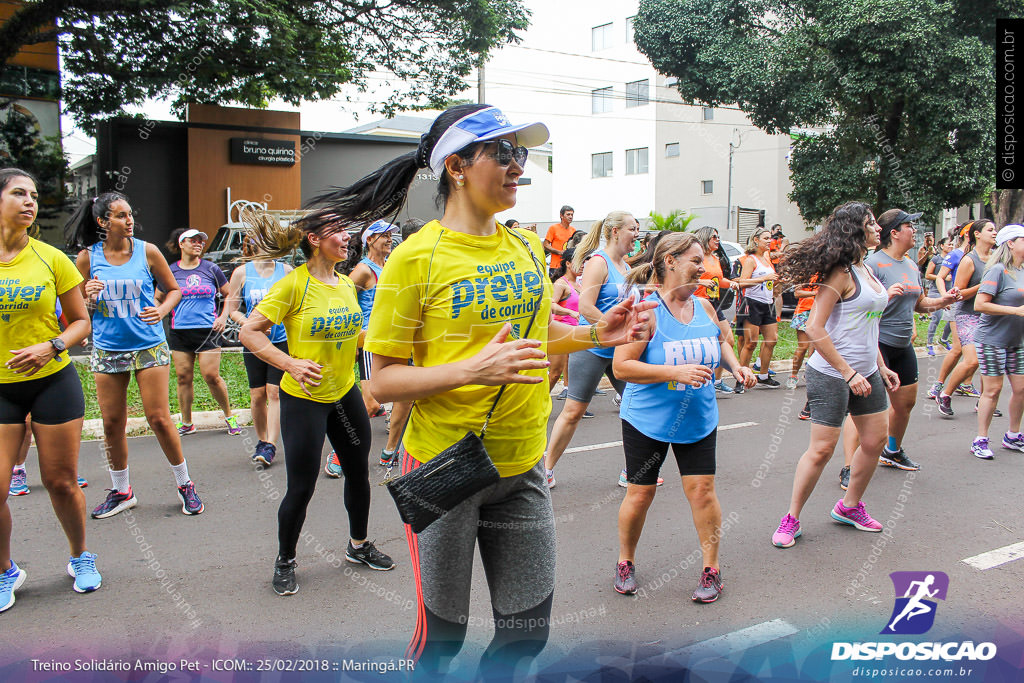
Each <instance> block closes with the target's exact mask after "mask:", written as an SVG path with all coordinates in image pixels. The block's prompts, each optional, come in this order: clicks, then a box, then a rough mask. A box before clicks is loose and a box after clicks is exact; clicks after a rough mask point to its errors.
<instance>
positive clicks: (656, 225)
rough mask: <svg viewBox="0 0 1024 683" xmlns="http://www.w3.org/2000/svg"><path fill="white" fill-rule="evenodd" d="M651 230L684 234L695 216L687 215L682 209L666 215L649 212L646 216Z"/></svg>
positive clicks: (692, 214)
mask: <svg viewBox="0 0 1024 683" xmlns="http://www.w3.org/2000/svg"><path fill="white" fill-rule="evenodd" d="M648 218H650V221H651V222H650V225H651V229H652V230H671V231H672V232H686V227H687V226H688V225H690V223H691V222H692V221H693V220H694V219H696V218H697V214H695V213H688V212H686V211H683V210H682V209H676V210H674V211H670V212H669V213H667V214H664V215H662V214H660V213H658V212H657V211H651V213H650V214H649V215H648Z"/></svg>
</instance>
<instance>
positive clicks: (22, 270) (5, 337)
mask: <svg viewBox="0 0 1024 683" xmlns="http://www.w3.org/2000/svg"><path fill="white" fill-rule="evenodd" d="M81 281H82V274H81V273H79V272H78V268H75V264H73V263H72V262H71V259H69V258H68V257H67V256H65V255H64V252H62V251H60V250H59V249H56V248H54V247H51V246H50V245H49V244H46V243H45V242H40V241H38V240H34V239H32V238H31V237H29V239H28V245H26V247H25V248H24V249H22V250H21V252H19V253H18V255H17V256H15V257H14V259H13V260H11V261H7V262H3V261H0V354H2V355H3V357H4V361H5V362H6V360H7V359H9V358H10V357H11V353H10V352H11V351H12V350H13V349H23V348H25V347H26V346H32V345H33V344H38V343H39V342H44V341H48V340H50V339H53V338H54V337H56V336H57V335H59V334H60V325H59V324H58V323H57V297H58V296H60V295H61V294H64V293H65V292H67V291H68V290H70V289H73V288H75V287H77V286H78V284H79V283H80V282H81ZM70 362H71V360H70V358H69V357H68V353H67V352H66V351H65V352H64V353H62V354H60V360H56V359H51V360H50V362H49V363H47V364H46V365H44V366H43V367H41V368H39V371H38V372H36V373H35V374H34V375H32V376H31V377H26V376H25V375H23V374H19V373H17V372H14V371H13V370H8V369H7V367H6V366H5V365H3V364H2V363H0V384H10V383H12V382H24V381H26V380H33V379H39V378H41V377H48V376H49V375H52V374H54V373H55V372H60V371H61V370H63V369H64V366H65V365H67V364H68V363H70Z"/></svg>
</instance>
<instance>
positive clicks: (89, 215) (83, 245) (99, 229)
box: [64, 192, 128, 251]
mask: <svg viewBox="0 0 1024 683" xmlns="http://www.w3.org/2000/svg"><path fill="white" fill-rule="evenodd" d="M116 201H123V202H126V203H128V197H126V196H124V195H123V194H121V193H120V192H104V193H103V194H101V195H100V196H98V197H93V198H92V199H91V200H90V199H86V200H84V201H83V202H82V203H81V204H79V205H78V208H77V209H75V212H74V213H73V214H72V215H71V218H70V220H68V222H67V224H66V225H65V226H64V236H65V237H66V238H67V245H68V250H70V251H81V250H82V249H88V248H89V247H91V246H92V245H94V244H96V243H97V242H102V241H103V238H104V237H106V234H107V231H106V230H105V229H104V228H103V226H102V225H100V220H101V219H103V220H107V219H109V218H110V205H111V204H113V203H114V202H116Z"/></svg>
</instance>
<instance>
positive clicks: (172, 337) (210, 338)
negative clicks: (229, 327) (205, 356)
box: [167, 327, 221, 353]
mask: <svg viewBox="0 0 1024 683" xmlns="http://www.w3.org/2000/svg"><path fill="white" fill-rule="evenodd" d="M167 345H168V346H170V347H171V351H184V352H186V353H200V352H202V351H213V350H215V349H219V348H220V346H221V340H220V332H214V331H213V328H212V327H197V328H193V329H186V330H176V329H174V328H171V331H170V332H169V333H168V335H167Z"/></svg>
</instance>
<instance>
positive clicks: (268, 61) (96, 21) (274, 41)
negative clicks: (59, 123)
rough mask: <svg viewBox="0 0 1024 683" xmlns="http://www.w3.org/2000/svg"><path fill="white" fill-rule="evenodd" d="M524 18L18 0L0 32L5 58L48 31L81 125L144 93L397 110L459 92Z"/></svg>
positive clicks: (471, 1)
mask: <svg viewBox="0 0 1024 683" xmlns="http://www.w3.org/2000/svg"><path fill="white" fill-rule="evenodd" d="M528 17H529V12H528V11H527V10H526V9H525V8H524V6H523V3H522V0H389V1H388V2H383V3H382V2H378V1H377V0H348V1H345V2H302V1H290V0H206V1H205V2H182V1H180V0H177V1H170V0H123V1H122V2H107V1H105V0H70V1H67V2H56V1H54V2H51V1H46V2H42V1H39V2H26V3H24V5H23V6H22V7H21V8H20V9H18V10H17V11H15V13H14V15H13V16H12V17H11V18H10V19H9V20H8V21H7V22H6V23H5V24H4V25H3V26H2V27H0V65H6V64H7V63H8V61H9V60H10V58H11V57H12V56H13V55H14V54H15V53H17V51H18V50H19V49H20V48H22V47H26V46H32V45H37V44H39V43H43V42H47V41H52V40H57V41H58V42H59V44H60V49H61V57H62V62H63V66H62V69H63V73H62V89H63V93H62V99H63V102H64V106H65V108H66V110H67V111H68V112H70V113H71V114H72V115H73V116H74V118H75V121H76V122H77V123H78V125H80V126H81V127H83V128H84V129H86V130H92V128H93V123H94V121H95V120H96V119H97V118H104V117H109V116H116V115H121V114H123V113H124V108H125V107H126V106H129V105H137V104H141V103H143V102H144V101H146V100H147V99H153V98H155V99H166V98H169V99H171V100H172V104H173V107H174V110H175V112H176V113H177V114H179V115H181V114H182V113H183V111H184V109H185V105H186V104H187V103H188V102H198V103H202V104H217V103H239V104H242V105H246V106H251V107H265V106H267V104H268V103H269V101H270V100H271V99H272V98H281V99H283V100H284V101H286V102H289V103H291V104H298V103H299V102H300V101H302V100H322V99H326V98H329V97H332V96H334V95H336V94H337V93H338V92H339V90H340V89H341V86H342V85H344V84H346V83H351V84H354V85H356V86H358V89H359V91H360V92H365V91H366V90H367V89H368V88H369V87H371V86H377V85H384V86H392V87H394V88H396V91H395V94H394V95H393V96H392V97H390V98H389V99H388V100H386V101H384V102H381V103H379V104H378V105H376V110H378V111H380V112H382V113H384V114H386V115H392V114H393V113H394V112H395V111H397V110H399V109H400V108H403V107H406V106H415V105H420V106H431V105H439V104H442V103H443V102H444V101H445V98H447V97H450V96H451V95H454V94H455V93H457V92H459V91H461V90H463V89H464V87H465V83H464V79H465V77H466V76H467V75H469V74H470V73H471V72H472V70H473V68H474V66H475V65H476V64H478V63H479V61H480V59H481V58H482V57H485V56H486V54H487V53H488V51H489V50H490V49H491V48H493V47H495V46H497V45H500V44H502V43H508V42H517V41H518V40H519V38H518V37H517V35H516V31H519V30H522V29H524V28H526V26H527V24H528ZM54 26H56V28H54ZM0 68H2V67H0ZM380 72H390V73H392V74H394V77H393V78H382V77H381V76H380ZM380 81H382V82H380Z"/></svg>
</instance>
